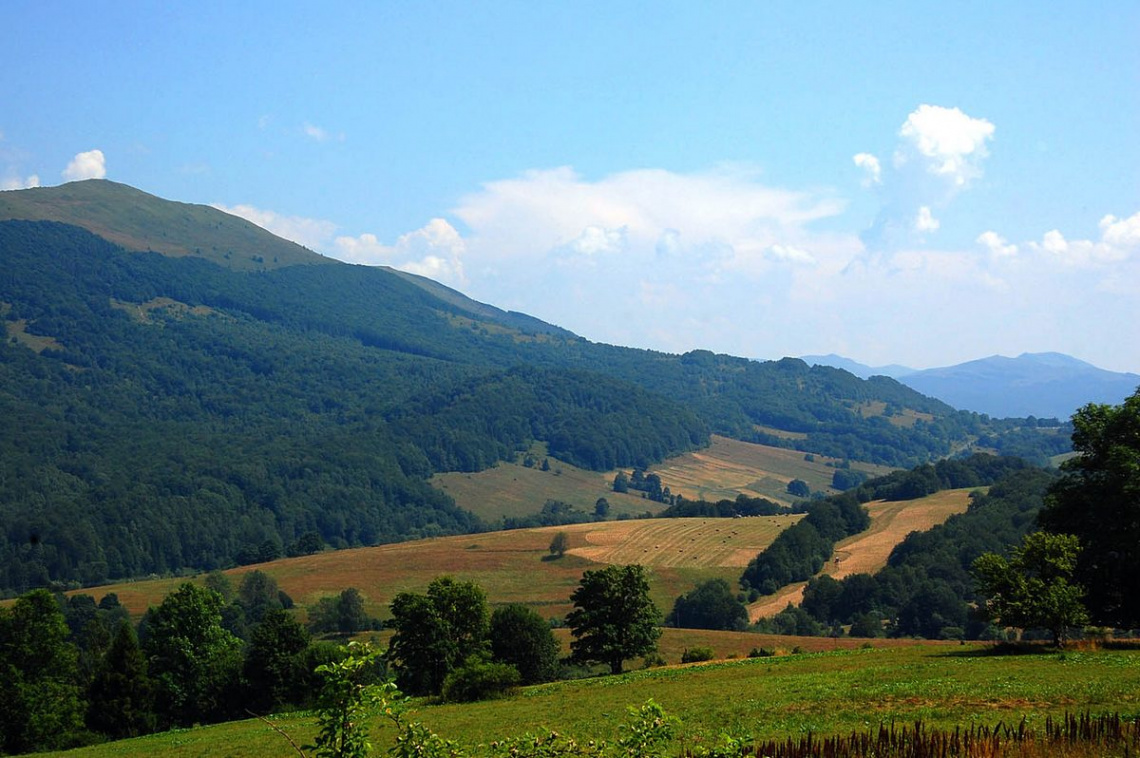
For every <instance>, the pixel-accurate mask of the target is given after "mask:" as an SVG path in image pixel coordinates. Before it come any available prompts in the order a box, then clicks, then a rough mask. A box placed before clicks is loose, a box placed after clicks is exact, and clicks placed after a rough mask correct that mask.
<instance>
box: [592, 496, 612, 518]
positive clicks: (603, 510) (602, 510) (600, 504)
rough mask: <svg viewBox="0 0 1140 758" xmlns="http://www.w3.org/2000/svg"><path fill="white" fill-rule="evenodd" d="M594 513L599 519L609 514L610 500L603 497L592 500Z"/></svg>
mask: <svg viewBox="0 0 1140 758" xmlns="http://www.w3.org/2000/svg"><path fill="white" fill-rule="evenodd" d="M594 515H595V516H597V517H598V518H600V519H604V518H605V517H606V516H609V515H610V501H609V500H606V499H605V498H604V497H600V498H598V499H597V500H596V501H595V502H594Z"/></svg>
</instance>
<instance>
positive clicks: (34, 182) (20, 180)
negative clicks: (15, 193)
mask: <svg viewBox="0 0 1140 758" xmlns="http://www.w3.org/2000/svg"><path fill="white" fill-rule="evenodd" d="M38 186H40V177H39V176H38V175H36V174H28V175H27V176H20V175H18V174H14V173H10V174H7V175H5V176H4V178H3V179H0V191H4V190H20V189H31V188H32V187H38Z"/></svg>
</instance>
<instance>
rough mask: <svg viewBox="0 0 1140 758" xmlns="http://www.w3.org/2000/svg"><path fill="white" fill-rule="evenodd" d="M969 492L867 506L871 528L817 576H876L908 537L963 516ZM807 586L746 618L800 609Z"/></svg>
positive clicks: (759, 605) (842, 547) (785, 590)
mask: <svg viewBox="0 0 1140 758" xmlns="http://www.w3.org/2000/svg"><path fill="white" fill-rule="evenodd" d="M971 492H973V489H960V490H943V491H942V492H936V493H935V494H933V495H929V496H927V497H924V498H919V499H917V500H900V501H894V502H887V501H885V500H875V501H872V502H870V503H867V512H868V513H869V514H870V515H871V526H870V528H868V529H867V530H866V531H865V532H862V533H861V534H856V535H855V536H854V537H848V538H847V539H845V540H843V541H842V542H840V543H839V544H837V545H836V546H835V556H834V558H833V559H832V560H831V562H830V563H828V564H827V565H826V566H824V568H823V570H822V571H820V574H827V575H828V576H831V577H834V578H835V579H842V578H844V577H846V576H850V575H852V574H873V573H875V572H876V571H878V570H879V569H881V568H884V567H885V566H886V565H887V558H889V557H890V554H891V551H892V550H894V548H895V545H897V544H899V543H900V542H902V541H903V540H904V539H906V536H907V535H908V534H910V533H911V532H924V531H927V530H929V529H931V528H933V527H935V526H937V525H938V524H941V523H943V522H944V521H946V519H948V518H950V517H951V516H953V515H954V514H957V513H964V512H965V511H966V508H967V507H968V506H969V504H970V493H971ZM806 586H807V582H796V583H795V584H789V585H787V586H786V587H782V588H781V589H780V591H779V592H777V593H776V594H774V595H767V596H765V597H762V598H760V599H759V600H758V601H757V602H755V603H752V604H751V605H749V606H748V616H749V618H750V619H751V620H752V621H756V620H757V619H762V618H765V617H767V616H772V615H775V614H777V613H779V612H780V611H782V610H784V608H786V607H787V606H788V604H789V603H791V604H792V605H799V604H800V603H801V602H803V599H804V588H805V587H806Z"/></svg>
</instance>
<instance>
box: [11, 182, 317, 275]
mask: <svg viewBox="0 0 1140 758" xmlns="http://www.w3.org/2000/svg"><path fill="white" fill-rule="evenodd" d="M12 219H23V220H28V221H59V222H61V223H64V224H72V225H74V226H79V227H82V228H84V229H86V230H87V231H89V232H91V233H92V234H96V235H98V236H100V237H102V238H104V239H106V240H108V241H109V242H113V243H115V244H116V245H119V246H121V247H123V248H124V249H126V250H134V251H143V250H153V251H154V252H157V253H162V254H163V255H171V256H194V257H198V258H204V259H206V260H209V261H213V262H214V263H217V264H218V265H220V266H224V267H226V268H231V269H234V270H237V271H253V270H264V269H272V268H278V267H281V266H296V265H300V264H316V263H328V262H330V261H329V259H328V258H325V257H324V256H322V255H318V254H317V253H314V252H313V251H311V250H308V249H306V248H304V247H301V246H300V245H298V244H296V243H295V242H289V241H287V240H283V239H281V238H280V237H276V236H274V235H273V234H270V233H269V232H267V231H265V230H264V229H262V228H261V227H260V226H257V225H256V224H252V223H250V222H249V221H246V220H245V219H243V218H238V217H237V216H234V215H231V214H229V213H224V212H222V211H220V210H218V209H216V208H211V207H210V206H208V205H192V204H189V203H177V202H172V201H170V200H163V199H162V198H159V197H155V196H154V195H150V194H147V193H146V192H143V191H142V190H137V189H135V188H134V187H130V186H128V185H126V184H119V183H117V182H111V181H107V180H106V179H87V180H85V181H80V182H71V183H69V184H63V185H60V186H58V187H36V188H34V189H28V190H20V191H16V192H0V221H8V220H12Z"/></svg>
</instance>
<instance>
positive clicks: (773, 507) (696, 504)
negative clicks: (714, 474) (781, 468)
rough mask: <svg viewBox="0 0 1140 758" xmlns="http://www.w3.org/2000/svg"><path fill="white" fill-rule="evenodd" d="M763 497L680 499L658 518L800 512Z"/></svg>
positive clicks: (738, 496)
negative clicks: (712, 499)
mask: <svg viewBox="0 0 1140 758" xmlns="http://www.w3.org/2000/svg"><path fill="white" fill-rule="evenodd" d="M802 512H803V511H802V510H797V509H795V508H787V507H784V506H782V505H780V504H779V503H774V502H772V501H771V500H768V499H767V498H763V497H748V496H747V495H737V496H736V499H735V500H728V499H725V500H718V501H717V502H715V503H710V502H708V501H706V500H681V501H680V502H679V503H676V504H674V505H671V506H669V507H668V508H666V509H665V510H663V511H661V513H659V514H658V516H657V517H658V518H694V517H703V518H735V517H737V516H742V517H743V516H775V515H777V514H780V513H802Z"/></svg>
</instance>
